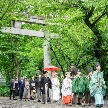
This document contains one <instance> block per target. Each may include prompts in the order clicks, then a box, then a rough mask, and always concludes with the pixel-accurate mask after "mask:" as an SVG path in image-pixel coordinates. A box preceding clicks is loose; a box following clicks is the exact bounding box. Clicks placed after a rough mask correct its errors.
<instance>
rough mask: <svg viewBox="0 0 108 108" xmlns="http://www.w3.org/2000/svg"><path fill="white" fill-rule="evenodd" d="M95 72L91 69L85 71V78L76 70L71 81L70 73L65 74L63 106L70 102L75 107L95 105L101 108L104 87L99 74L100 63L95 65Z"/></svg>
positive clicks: (101, 75) (102, 79)
mask: <svg viewBox="0 0 108 108" xmlns="http://www.w3.org/2000/svg"><path fill="white" fill-rule="evenodd" d="M95 67H96V71H94V72H92V68H88V69H87V76H86V77H83V76H81V71H80V70H79V69H76V75H75V77H74V78H73V79H72V80H71V79H70V72H67V73H66V78H65V79H64V80H63V83H62V100H63V104H67V105H70V104H72V102H73V103H74V104H75V105H76V106H77V105H79V103H80V104H81V105H82V106H85V105H89V106H91V105H94V104H95V105H96V107H99V108H101V107H103V105H104V99H103V97H104V96H105V90H106V85H105V81H104V78H103V72H101V66H100V63H99V62H98V63H96V66H95Z"/></svg>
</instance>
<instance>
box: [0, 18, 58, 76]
mask: <svg viewBox="0 0 108 108" xmlns="http://www.w3.org/2000/svg"><path fill="white" fill-rule="evenodd" d="M44 21H45V18H42V17H30V19H29V20H28V21H19V20H12V21H11V24H12V27H2V29H1V30H0V31H1V32H3V33H11V34H16V35H25V36H36V37H39V38H45V39H44V67H47V66H49V65H50V64H51V60H50V50H49V42H48V40H49V39H50V38H53V37H58V34H55V33H50V34H49V33H47V32H44V31H42V30H40V31H36V30H27V29H21V26H22V23H32V24H40V25H43V26H46V23H45V22H44ZM49 76H51V73H49Z"/></svg>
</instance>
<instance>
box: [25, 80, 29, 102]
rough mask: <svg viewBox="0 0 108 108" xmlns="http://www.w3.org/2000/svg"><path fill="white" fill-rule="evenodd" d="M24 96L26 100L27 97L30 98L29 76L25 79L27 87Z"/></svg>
mask: <svg viewBox="0 0 108 108" xmlns="http://www.w3.org/2000/svg"><path fill="white" fill-rule="evenodd" d="M24 97H25V101H26V99H28V101H29V99H30V84H29V81H28V78H26V80H25V87H24Z"/></svg>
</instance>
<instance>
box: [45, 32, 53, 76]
mask: <svg viewBox="0 0 108 108" xmlns="http://www.w3.org/2000/svg"><path fill="white" fill-rule="evenodd" d="M49 39H50V38H49V37H48V34H46V33H45V39H44V68H45V67H48V66H50V64H51V60H50V45H49ZM48 76H49V77H50V76H51V72H49V75H48Z"/></svg>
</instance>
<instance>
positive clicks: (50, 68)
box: [43, 66, 60, 71]
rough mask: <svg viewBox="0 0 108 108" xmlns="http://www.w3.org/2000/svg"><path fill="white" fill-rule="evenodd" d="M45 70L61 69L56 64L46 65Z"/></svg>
mask: <svg viewBox="0 0 108 108" xmlns="http://www.w3.org/2000/svg"><path fill="white" fill-rule="evenodd" d="M43 70H46V71H56V70H60V68H58V67H56V66H49V67H45V68H44V69H43Z"/></svg>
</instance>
